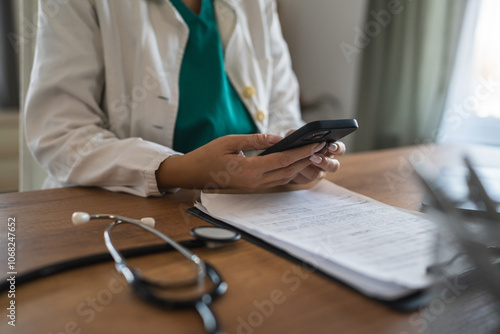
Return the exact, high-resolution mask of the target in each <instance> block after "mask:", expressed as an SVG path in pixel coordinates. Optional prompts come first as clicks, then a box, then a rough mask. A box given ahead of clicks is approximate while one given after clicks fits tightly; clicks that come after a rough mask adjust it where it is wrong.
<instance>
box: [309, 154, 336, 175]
mask: <svg viewBox="0 0 500 334" xmlns="http://www.w3.org/2000/svg"><path fill="white" fill-rule="evenodd" d="M309 160H310V161H311V162H312V163H313V165H314V166H317V167H319V168H321V169H322V170H324V171H325V172H330V173H333V172H336V171H337V170H338V169H339V168H340V162H339V161H338V160H337V159H332V158H329V157H327V156H325V155H322V154H314V155H312V156H311V157H310V158H309Z"/></svg>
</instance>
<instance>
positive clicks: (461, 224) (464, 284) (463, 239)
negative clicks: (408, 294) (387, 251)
mask: <svg viewBox="0 0 500 334" xmlns="http://www.w3.org/2000/svg"><path fill="white" fill-rule="evenodd" d="M464 163H465V166H466V167H465V168H466V169H467V174H466V175H465V177H466V180H465V183H466V184H467V189H468V190H467V194H468V195H467V197H468V200H469V201H471V202H473V203H474V204H475V206H476V207H477V208H480V209H481V210H482V214H481V215H466V214H464V211H462V210H458V209H457V208H456V207H455V203H454V200H453V198H452V197H453V196H454V195H455V194H452V196H450V194H451V192H453V190H452V189H450V188H444V187H442V186H440V185H443V184H444V183H443V182H441V181H440V180H439V178H440V176H439V174H438V176H437V177H432V176H430V175H429V174H428V173H427V172H426V171H422V170H419V169H417V170H416V171H417V175H419V178H420V181H421V183H422V185H423V186H424V188H425V189H426V190H427V194H428V196H429V206H427V207H426V211H428V212H429V214H430V216H431V218H432V219H433V220H434V221H435V222H436V223H437V225H438V233H437V235H436V242H435V251H434V253H435V261H434V263H435V264H434V265H432V266H430V267H429V268H428V272H429V274H430V275H433V277H434V284H433V286H432V288H431V289H429V291H428V294H429V300H430V302H429V304H428V306H427V307H426V308H425V310H423V311H422V312H421V313H420V314H424V313H425V314H426V315H427V316H426V317H425V318H423V319H421V320H423V321H422V322H419V324H420V325H421V326H420V327H421V328H420V330H419V331H418V332H419V333H421V332H425V333H427V334H431V333H432V334H433V333H454V334H460V333H481V334H489V333H491V334H493V333H499V332H500V214H499V213H498V212H497V207H498V203H496V202H494V201H493V200H492V198H491V196H490V195H489V194H488V192H487V190H486V189H487V187H486V185H485V184H483V183H482V182H481V179H480V177H479V173H478V171H477V170H476V168H475V167H474V166H473V165H472V162H471V161H470V160H468V159H467V158H466V159H464Z"/></svg>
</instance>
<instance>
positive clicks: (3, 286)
mask: <svg viewBox="0 0 500 334" xmlns="http://www.w3.org/2000/svg"><path fill="white" fill-rule="evenodd" d="M178 243H179V244H181V245H182V246H184V247H186V248H189V249H196V248H201V247H205V246H206V243H205V242H204V241H202V240H184V241H179V242H178ZM173 250H175V249H174V248H173V247H172V246H170V245H168V244H165V243H162V244H158V245H151V246H142V247H134V248H128V249H125V250H122V251H121V253H122V254H123V256H124V257H126V258H133V257H137V256H143V255H149V254H156V253H160V252H170V251H173ZM109 261H113V258H112V257H111V254H109V252H106V253H100V254H95V255H88V256H83V257H79V258H75V259H70V260H66V261H61V262H57V263H53V264H49V265H47V266H44V267H40V268H36V269H33V270H30V271H28V272H26V273H23V274H20V275H17V276H16V287H19V286H20V285H21V284H26V283H29V282H32V281H35V280H37V279H41V278H45V277H49V276H51V275H55V274H59V273H63V272H65V271H70V270H73V269H77V268H82V267H86V266H91V265H94V264H99V263H103V262H109ZM9 286H10V283H9V282H8V281H5V280H4V281H2V282H0V291H7V290H8V289H9Z"/></svg>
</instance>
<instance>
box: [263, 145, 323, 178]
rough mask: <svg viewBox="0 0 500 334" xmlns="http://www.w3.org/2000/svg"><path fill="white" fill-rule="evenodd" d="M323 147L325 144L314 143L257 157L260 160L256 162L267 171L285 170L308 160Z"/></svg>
mask: <svg viewBox="0 0 500 334" xmlns="http://www.w3.org/2000/svg"><path fill="white" fill-rule="evenodd" d="M325 145H326V143H325V142H322V143H314V144H309V145H304V146H301V147H297V148H293V149H290V150H286V151H284V152H276V153H272V154H268V155H265V156H262V157H258V158H260V159H259V160H258V162H259V163H261V164H263V165H265V166H266V168H268V169H267V170H268V171H271V170H276V169H280V168H286V167H288V166H290V165H292V164H294V163H296V162H297V161H300V160H303V159H306V158H309V157H310V156H312V155H313V154H314V153H316V152H319V151H321V150H322V149H323V148H324V147H325Z"/></svg>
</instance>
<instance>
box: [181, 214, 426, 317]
mask: <svg viewBox="0 0 500 334" xmlns="http://www.w3.org/2000/svg"><path fill="white" fill-rule="evenodd" d="M187 212H188V213H189V214H191V215H193V216H195V217H198V218H200V219H202V220H204V221H206V222H208V223H210V224H212V225H215V226H218V227H223V228H227V229H230V230H233V231H236V232H238V233H240V234H241V237H242V238H243V239H244V240H246V241H249V242H251V243H252V244H254V245H256V246H258V247H261V248H263V249H265V250H267V251H269V252H272V253H274V254H276V255H278V256H280V257H282V258H284V259H286V260H288V261H291V262H293V263H295V264H297V265H300V266H302V267H304V268H306V269H308V270H309V271H311V272H315V273H318V274H320V275H322V276H323V277H326V278H328V279H330V280H332V281H334V282H336V283H339V284H341V285H343V286H345V287H347V288H349V289H351V290H353V291H356V292H357V293H359V294H361V295H362V296H364V297H366V298H369V299H371V300H376V301H378V302H380V303H381V304H383V305H385V306H387V307H389V308H391V309H393V310H397V311H401V312H413V311H415V310H418V309H419V308H422V307H424V306H426V305H428V304H429V303H430V302H431V300H432V298H433V297H432V296H431V295H430V294H429V293H427V292H426V290H419V291H416V292H415V293H412V294H410V295H407V296H404V297H402V298H399V299H396V300H383V299H378V298H372V297H368V296H366V295H365V294H363V293H361V292H360V291H358V290H357V289H355V288H354V287H352V286H350V285H349V284H347V283H345V282H343V281H340V280H338V279H337V278H335V277H333V276H332V275H329V274H327V273H325V272H324V271H322V270H320V269H318V268H316V267H314V266H313V265H312V264H310V263H308V262H307V261H303V260H301V259H299V258H297V257H295V256H293V255H291V254H289V253H288V252H285V251H284V250H282V249H280V248H278V247H276V246H274V245H271V244H269V243H268V242H266V241H264V240H262V239H260V238H258V237H255V236H254V235H252V234H250V233H247V232H245V231H242V230H241V229H238V228H236V227H234V226H232V225H230V224H227V223H225V222H223V221H221V220H219V219H216V218H214V217H212V216H210V215H208V214H206V213H204V212H202V211H201V210H199V209H198V208H195V207H191V208H189V209H188V210H187Z"/></svg>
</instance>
